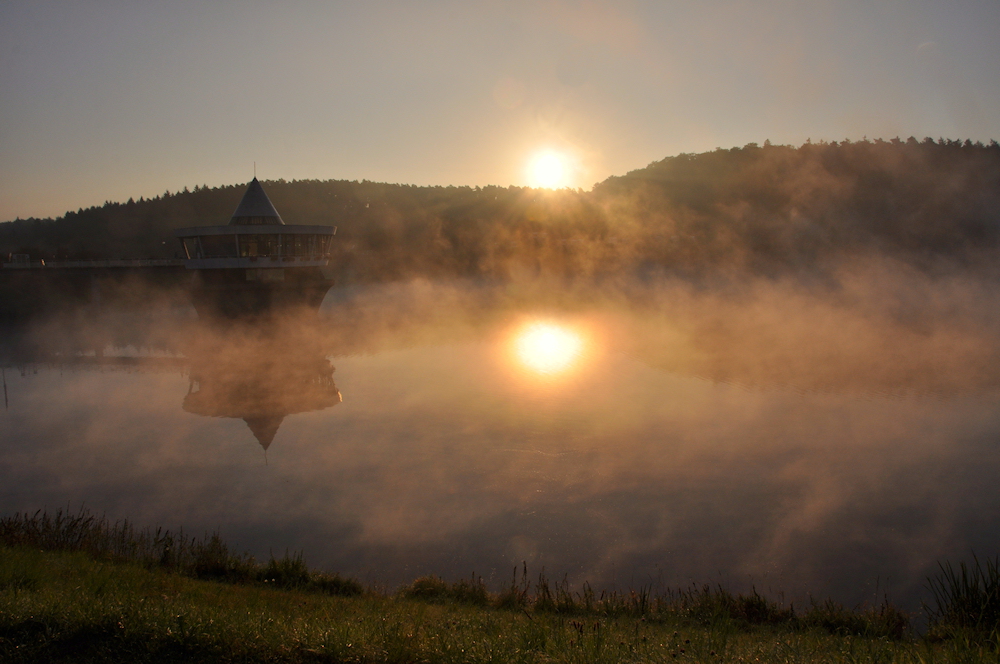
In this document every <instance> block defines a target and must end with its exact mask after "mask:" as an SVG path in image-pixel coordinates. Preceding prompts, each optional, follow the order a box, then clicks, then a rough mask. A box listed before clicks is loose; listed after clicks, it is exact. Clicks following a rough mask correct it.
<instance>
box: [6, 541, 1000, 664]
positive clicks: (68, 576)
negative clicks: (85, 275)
mask: <svg viewBox="0 0 1000 664" xmlns="http://www.w3.org/2000/svg"><path fill="white" fill-rule="evenodd" d="M410 594H412V593H399V594H397V595H394V596H385V595H379V594H373V593H365V594H362V595H359V596H354V597H340V596H330V595H328V594H325V593H317V592H309V591H296V590H284V589H279V588H269V587H267V586H266V584H253V585H245V584H233V583H227V582H219V581H203V580H197V579H191V578H187V577H184V576H181V575H179V574H177V573H174V572H169V571H166V570H163V569H148V568H146V567H143V566H140V565H137V564H131V563H114V562H106V561H97V560H94V559H93V558H91V557H90V556H87V555H86V554H83V553H79V552H77V553H72V552H42V551H38V550H32V549H26V548H9V547H5V548H0V660H2V661H4V662H50V661H51V662H60V661H64V662H70V661H72V662H99V661H109V662H111V661H116V662H121V661H130V662H169V661H196V662H197V661H206V662H208V661H212V662H676V661H681V662H914V663H916V662H978V661H983V662H987V661H996V657H997V655H996V652H995V651H994V650H993V649H992V648H991V647H989V646H986V645H979V646H977V645H973V644H971V643H970V642H968V641H966V640H959V639H951V640H946V641H941V642H936V643H935V642H930V641H926V640H917V639H913V638H903V639H899V640H893V639H890V638H886V637H884V636H883V637H873V636H864V635H834V634H829V633H827V632H825V631H824V630H822V629H819V628H816V629H796V630H792V629H788V628H787V627H784V626H766V625H765V626H758V627H754V628H750V629H747V628H746V627H745V626H743V627H741V626H740V625H739V624H738V623H736V622H734V621H731V620H720V621H718V622H717V623H716V624H702V625H697V624H692V623H691V621H687V620H683V619H670V618H669V617H667V618H663V617H661V618H658V619H649V618H647V617H645V616H639V615H634V614H632V615H630V614H622V615H617V616H616V615H600V614H591V615H586V614H580V615H563V614H560V613H555V612H549V611H538V610H529V609H525V608H518V609H513V610H511V609H501V608H495V607H492V606H488V605H487V606H476V605H472V604H468V603H464V602H462V601H459V600H457V599H450V600H449V599H446V598H441V597H437V598H436V600H437V601H428V600H427V599H415V598H412V597H410V596H409V595H410Z"/></svg>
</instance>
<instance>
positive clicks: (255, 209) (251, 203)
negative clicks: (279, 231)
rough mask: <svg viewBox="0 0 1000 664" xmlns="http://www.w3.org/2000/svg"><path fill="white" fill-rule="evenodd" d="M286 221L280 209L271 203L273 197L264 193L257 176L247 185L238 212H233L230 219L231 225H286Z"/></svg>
mask: <svg viewBox="0 0 1000 664" xmlns="http://www.w3.org/2000/svg"><path fill="white" fill-rule="evenodd" d="M284 223H285V222H284V221H282V220H281V215H279V214H278V211H277V210H275V209H274V205H272V204H271V199H270V198H268V197H267V194H266V193H264V187H262V186H260V182H258V181H257V178H254V179H253V180H252V181H251V182H250V184H249V185H248V186H247V192H246V193H245V194H243V200H241V201H240V204H239V205H237V206H236V212H233V217H232V219H230V220H229V225H230V226H239V225H244V224H249V225H257V224H282V225H284Z"/></svg>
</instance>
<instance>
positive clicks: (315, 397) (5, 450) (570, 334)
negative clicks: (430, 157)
mask: <svg viewBox="0 0 1000 664" xmlns="http://www.w3.org/2000/svg"><path fill="white" fill-rule="evenodd" d="M873 283H874V284H880V285H879V286H878V287H877V288H875V289H873V287H872V286H870V284H873ZM852 284H853V285H852ZM626 290H627V289H626ZM993 292H995V289H993V288H992V287H991V286H990V285H989V284H985V285H983V284H978V285H977V284H969V283H966V282H964V281H961V280H950V281H947V280H946V281H936V282H934V283H929V282H928V283H924V282H919V283H914V282H907V283H905V284H900V283H898V282H893V283H889V282H888V281H887V280H885V279H882V280H879V279H877V278H872V275H867V276H866V277H865V278H863V279H861V278H859V279H858V280H857V281H855V282H845V281H841V282H839V284H838V286H837V288H836V289H834V290H833V291H828V290H826V291H823V293H824V294H823V295H822V296H817V295H816V294H815V293H814V292H813V291H812V290H810V289H806V288H803V287H801V286H796V285H782V284H780V283H766V284H764V285H760V286H746V287H745V288H742V289H738V290H736V291H729V292H726V293H723V294H720V293H711V294H709V293H708V292H706V291H705V290H703V289H702V290H699V288H694V287H690V286H677V285H672V286H669V285H668V286H664V287H656V288H645V289H644V290H641V291H629V292H628V297H625V296H623V295H622V289H621V288H618V289H616V290H613V292H607V291H601V292H599V293H595V294H587V293H580V292H579V291H576V292H573V293H570V294H568V295H563V294H560V295H554V294H553V293H554V290H553V289H551V288H547V287H544V286H534V287H532V288H531V289H523V290H520V291H519V290H517V289H515V288H510V287H505V288H499V289H498V288H492V287H491V288H485V287H479V286H476V285H470V284H432V283H429V282H417V283H409V284H398V285H388V286H369V287H354V288H345V289H335V290H334V291H333V292H331V293H330V294H329V295H328V297H327V300H326V302H325V304H324V306H323V308H322V310H321V314H320V316H319V318H318V319H317V320H316V321H297V320H295V321H286V323H287V325H286V326H285V328H284V329H282V330H281V331H278V332H273V333H270V332H269V333H262V332H261V331H259V330H252V329H250V330H248V329H243V328H237V327H222V328H212V327H209V326H207V325H205V324H203V323H201V322H199V321H198V320H197V319H196V317H195V316H194V314H193V312H192V311H191V310H190V308H189V307H186V306H185V305H184V304H183V302H181V303H180V304H178V302H167V303H165V304H163V305H162V306H161V307H160V308H159V309H157V310H156V311H155V312H154V313H148V312H147V313H141V314H137V313H136V312H135V311H131V310H122V311H116V310H113V309H112V310H103V311H101V312H99V314H98V313H93V312H89V313H88V312H83V313H82V314H81V313H80V312H76V314H74V315H75V316H76V317H66V318H64V319H60V318H59V317H54V318H53V319H52V320H49V321H45V322H42V323H39V324H38V325H37V326H36V327H35V328H33V329H32V330H31V332H30V333H29V334H27V335H26V336H22V337H20V338H19V341H18V342H17V343H16V344H15V343H14V342H8V344H7V348H6V350H5V356H4V357H5V359H4V381H5V399H6V401H5V410H4V411H3V413H2V416H0V504H2V506H3V511H4V512H5V513H8V514H9V513H12V512H16V511H32V512H33V511H34V510H37V509H40V508H45V509H48V510H50V511H52V510H55V509H58V508H69V509H70V510H76V509H79V508H80V507H81V506H86V507H87V508H89V509H90V510H92V511H94V512H98V513H104V514H107V515H108V516H109V517H110V518H112V519H119V518H128V519H130V520H131V521H133V522H134V523H136V524H138V525H140V526H158V525H160V526H164V527H169V528H176V527H179V526H183V527H184V529H185V530H186V531H187V532H189V533H192V534H201V533H204V532H215V531H218V532H219V533H220V534H221V535H222V536H223V538H224V539H225V540H226V541H227V542H228V543H230V544H231V545H232V546H233V547H234V548H235V549H237V550H241V551H242V550H245V551H248V552H250V553H252V554H253V555H255V556H257V557H258V558H266V557H267V556H268V555H269V554H270V553H272V552H273V553H274V554H276V555H281V554H283V553H284V552H285V551H302V552H303V553H304V556H305V559H306V561H307V562H308V563H309V564H310V565H312V566H314V567H317V568H321V569H325V570H328V571H337V572H340V573H344V574H348V575H352V576H355V577H357V578H359V579H361V580H363V581H366V582H370V583H374V584H378V585H380V586H381V587H384V588H389V589H392V588H395V587H397V586H398V585H400V584H402V583H405V582H408V581H411V580H413V579H414V578H416V577H418V576H421V575H425V574H436V575H439V576H442V577H445V578H447V579H458V578H462V577H468V576H469V575H471V574H473V573H475V574H476V575H481V576H482V577H483V578H484V579H485V580H486V582H487V584H488V585H490V586H491V587H492V588H493V589H499V587H501V586H502V585H504V584H506V583H509V580H510V578H511V574H512V571H513V570H514V568H515V567H517V568H521V567H522V565H524V564H526V565H527V569H528V573H529V576H534V575H535V574H537V573H538V572H541V571H542V570H543V569H544V571H545V573H546V574H547V575H548V576H549V578H550V579H563V578H565V579H566V580H567V582H568V583H569V584H570V585H571V586H573V587H579V584H581V583H582V582H584V581H589V582H590V583H591V585H592V586H593V587H595V588H599V589H618V590H624V589H629V588H639V587H641V586H642V587H650V586H651V587H652V588H653V589H654V590H656V589H663V588H666V587H676V586H687V585H690V584H692V583H697V584H702V583H711V584H716V583H721V584H723V585H725V586H726V587H728V588H730V589H732V590H738V591H742V590H748V589H749V588H750V587H752V586H753V587H756V588H757V589H758V590H760V591H762V592H765V593H770V594H771V595H773V596H775V597H779V596H783V597H784V598H785V600H786V601H791V600H795V601H797V602H801V601H806V598H807V597H808V596H809V595H810V594H811V595H813V596H815V597H819V598H826V597H832V598H834V599H836V600H838V601H841V602H844V603H847V604H848V605H855V604H858V603H861V602H869V603H875V602H878V601H880V600H881V599H882V598H883V596H884V595H886V594H888V597H889V598H890V599H891V600H893V601H895V602H897V603H900V604H902V605H903V606H906V607H908V608H916V607H917V606H918V605H919V601H920V599H921V598H922V597H925V596H926V593H925V591H924V590H923V585H924V583H925V578H926V576H927V575H928V574H931V573H933V572H934V570H935V568H936V562H937V561H939V560H946V559H950V560H953V561H957V560H965V559H969V558H970V555H971V552H972V551H976V552H978V553H980V554H982V555H992V554H993V553H994V552H996V551H997V550H998V544H1000V527H998V526H1000V484H998V482H997V479H996V478H997V477H998V470H1000V408H998V406H1000V366H998V362H997V358H998V356H1000V355H998V349H1000V330H998V328H997V326H996V323H997V321H996V320H995V317H996V313H995V312H997V311H1000V307H997V306H995V305H996V304H997V303H996V301H995V299H996V298H995V297H994V296H993V295H992V293H993ZM26 340H27V341H26ZM26 349H27V350H26Z"/></svg>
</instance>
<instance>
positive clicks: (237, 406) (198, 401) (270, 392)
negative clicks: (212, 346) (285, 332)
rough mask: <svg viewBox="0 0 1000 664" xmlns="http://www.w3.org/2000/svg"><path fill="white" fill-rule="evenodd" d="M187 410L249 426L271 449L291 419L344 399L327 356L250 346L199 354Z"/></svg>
mask: <svg viewBox="0 0 1000 664" xmlns="http://www.w3.org/2000/svg"><path fill="white" fill-rule="evenodd" d="M190 366H191V369H190V379H191V382H190V386H189V390H188V393H187V395H186V396H185V397H184V402H183V408H184V410H185V411H187V412H189V413H194V414H196V415H204V416H207V417H231V418H238V419H241V420H243V421H244V422H246V424H247V426H248V427H249V428H250V431H251V432H253V435H254V437H255V438H256V439H257V441H258V442H259V443H260V444H261V447H263V448H264V449H265V450H267V448H268V447H269V446H270V444H271V441H273V440H274V436H275V434H276V433H277V432H278V427H280V426H281V423H282V422H283V421H284V419H285V417H287V416H288V415H294V414H296V413H307V412H311V411H317V410H324V409H326V408H330V407H331V406H335V405H337V404H338V403H340V401H341V396H340V391H339V390H338V389H337V386H336V385H335V384H334V381H333V373H334V367H333V366H332V365H331V364H330V362H329V360H327V359H326V358H325V357H324V356H323V355H322V354H317V353H315V352H308V351H303V352H293V351H283V350H276V349H275V348H274V347H273V346H271V345H267V344H248V345H244V346H241V347H239V348H238V349H237V350H235V351H234V350H233V349H232V348H230V349H227V351H226V352H222V353H218V354H214V355H210V356H209V355H206V356H197V355H196V356H194V357H192V361H191V365H190Z"/></svg>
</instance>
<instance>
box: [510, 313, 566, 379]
mask: <svg viewBox="0 0 1000 664" xmlns="http://www.w3.org/2000/svg"><path fill="white" fill-rule="evenodd" d="M582 350H583V338H582V337H581V336H580V335H579V334H577V333H576V332H574V331H572V330H570V329H567V328H565V327H561V326H559V325H555V324H552V323H542V322H536V323H531V324H529V325H526V326H525V327H524V329H522V330H521V332H520V333H519V334H518V335H517V337H516V338H515V340H514V351H515V354H516V356H517V359H518V360H519V361H520V363H521V364H522V365H523V366H524V367H526V368H527V369H530V370H531V371H534V372H535V373H538V374H542V375H546V376H553V375H556V374H560V373H563V372H565V371H567V370H568V369H570V368H572V367H573V365H575V364H576V363H577V361H578V360H579V358H580V353H581V351H582Z"/></svg>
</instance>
